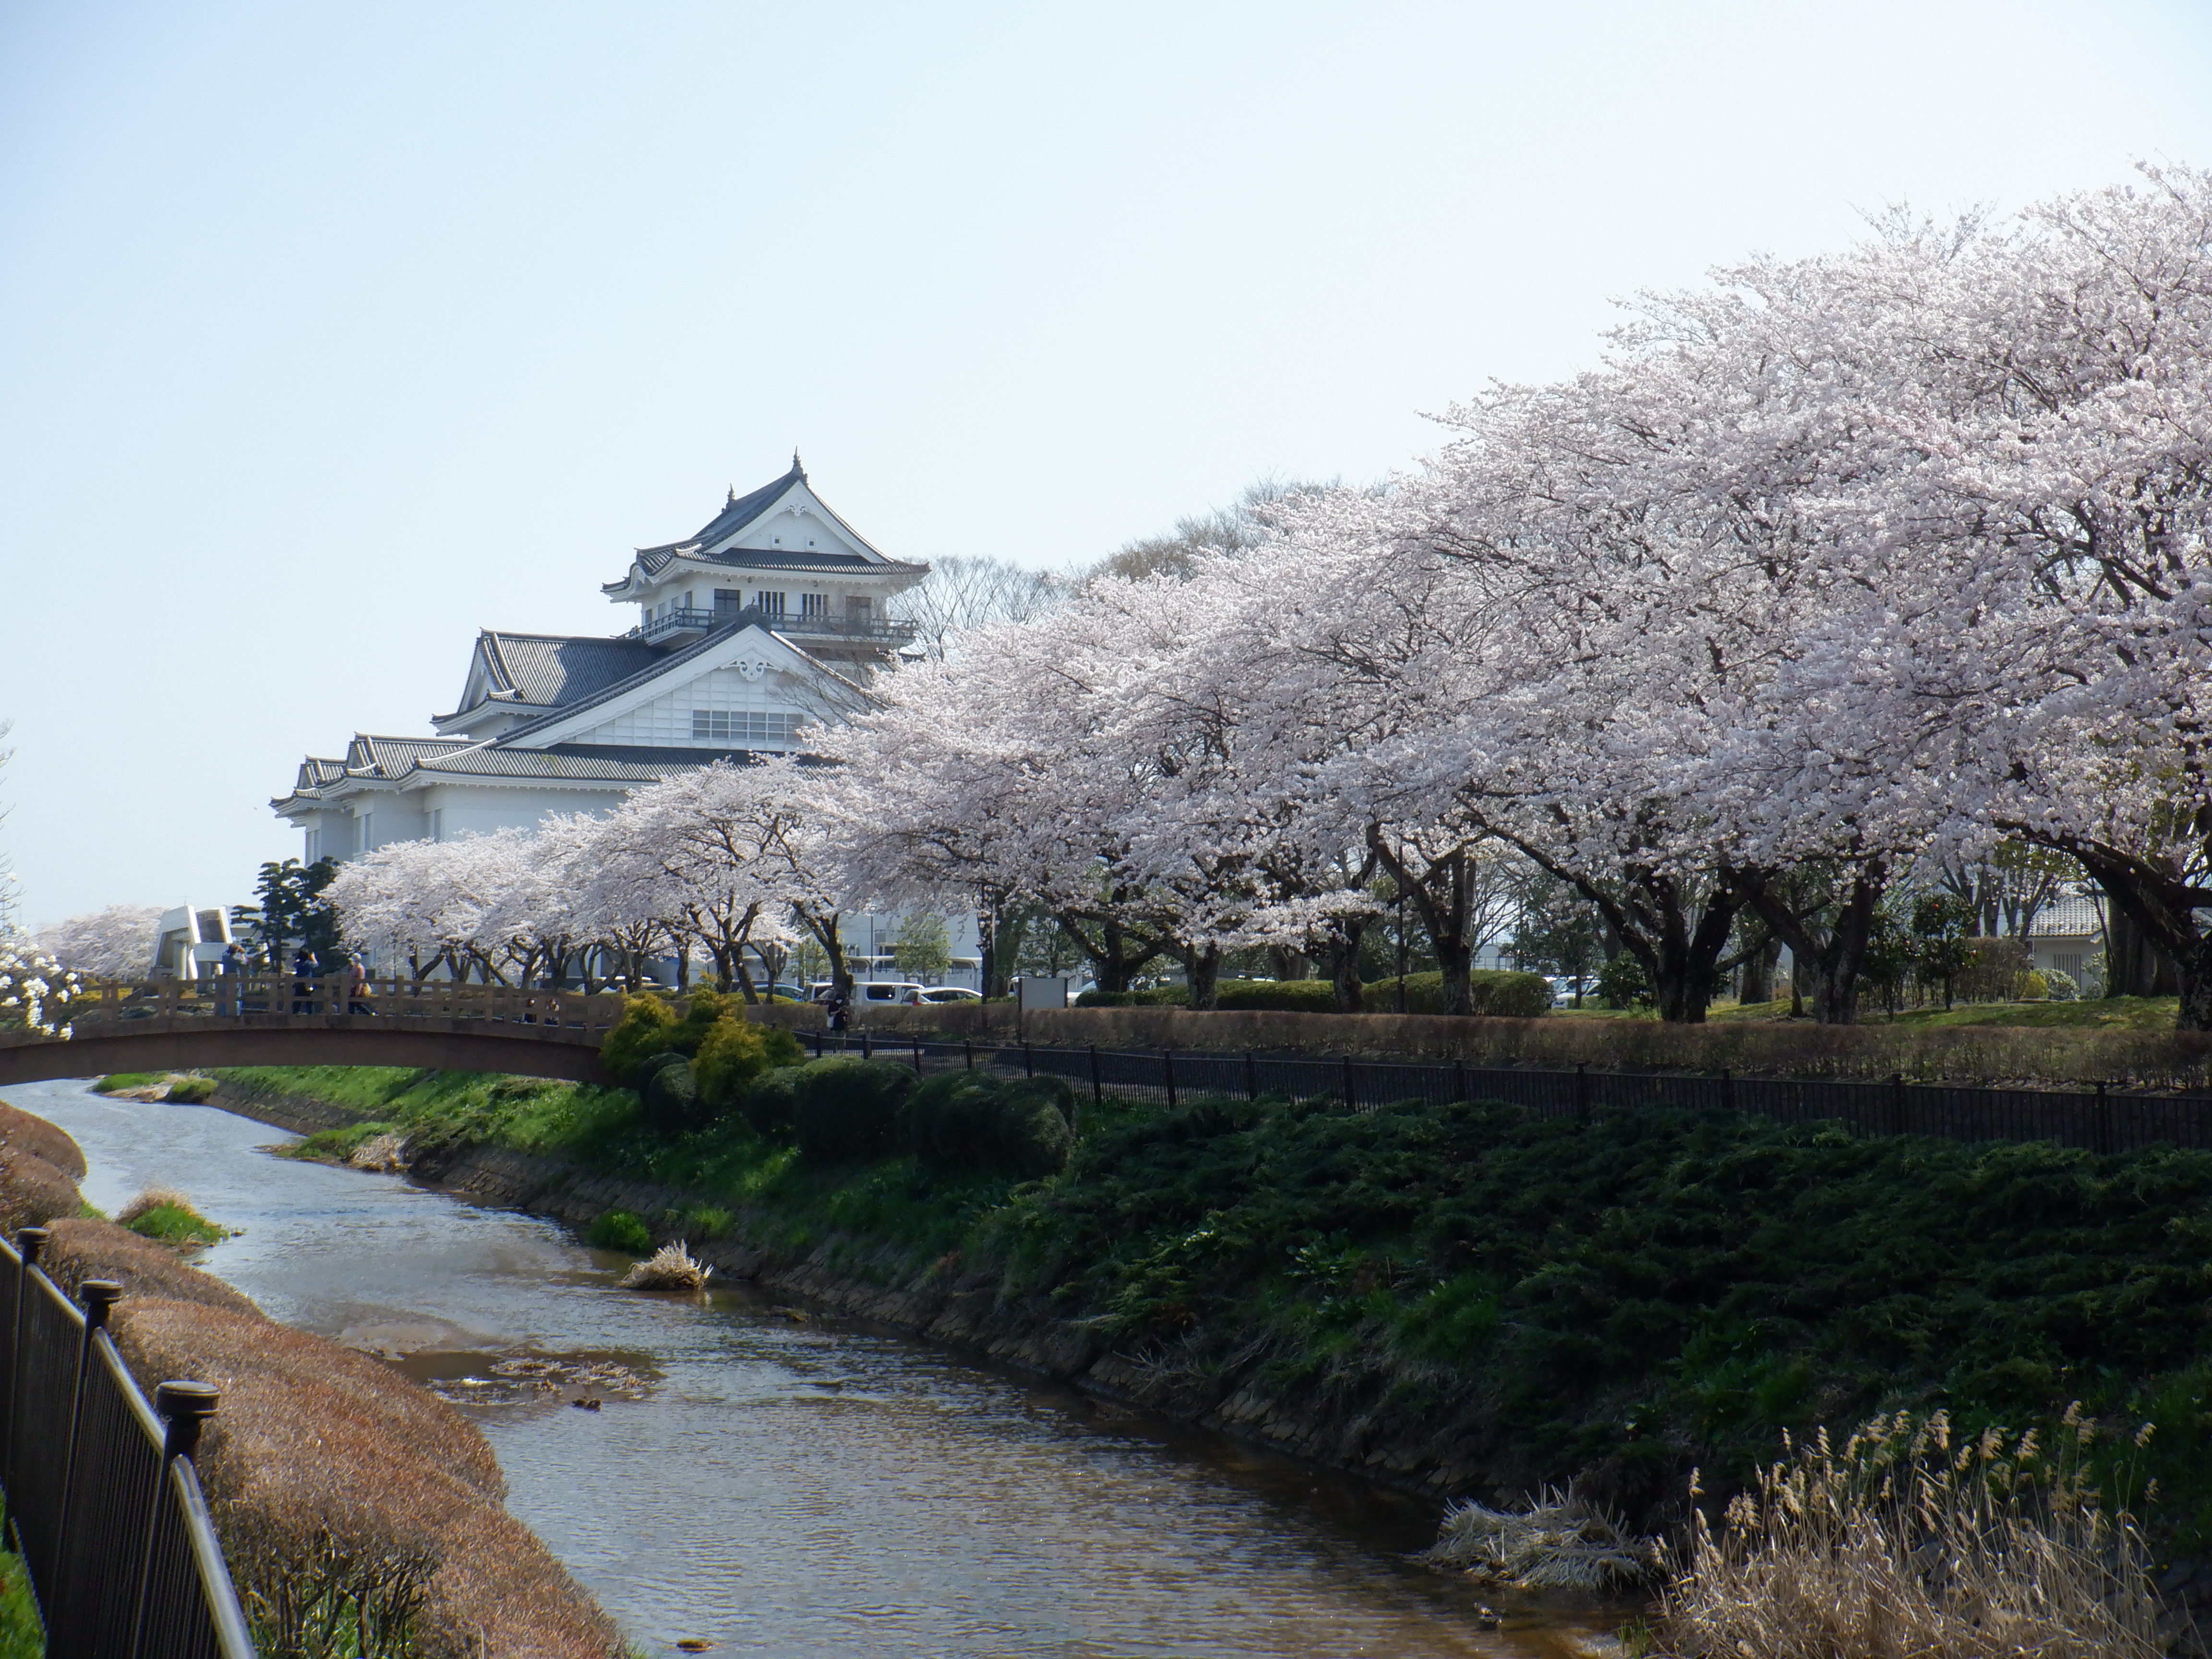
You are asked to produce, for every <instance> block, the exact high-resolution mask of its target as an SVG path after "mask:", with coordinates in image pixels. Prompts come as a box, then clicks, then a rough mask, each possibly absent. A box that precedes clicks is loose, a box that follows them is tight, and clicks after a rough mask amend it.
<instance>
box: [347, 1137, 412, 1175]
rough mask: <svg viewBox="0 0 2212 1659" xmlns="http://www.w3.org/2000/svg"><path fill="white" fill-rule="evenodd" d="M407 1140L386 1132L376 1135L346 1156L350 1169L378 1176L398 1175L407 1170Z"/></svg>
mask: <svg viewBox="0 0 2212 1659" xmlns="http://www.w3.org/2000/svg"><path fill="white" fill-rule="evenodd" d="M406 1150H407V1138H406V1137H405V1136H404V1135H398V1134H393V1133H391V1132H390V1131H388V1130H387V1131H386V1132H385V1133H382V1134H374V1135H371V1136H369V1138H368V1139H366V1140H364V1141H362V1143H361V1145H360V1146H356V1147H355V1148H354V1149H353V1151H351V1152H349V1153H347V1154H346V1163H347V1164H348V1166H349V1167H350V1168H352V1169H356V1170H369V1171H370V1172H371V1173H373V1174H376V1175H397V1174H399V1173H401V1172H402V1171H404V1170H405V1169H406V1168H407V1159H406V1157H405V1153H406Z"/></svg>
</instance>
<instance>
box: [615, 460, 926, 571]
mask: <svg viewBox="0 0 2212 1659" xmlns="http://www.w3.org/2000/svg"><path fill="white" fill-rule="evenodd" d="M805 482H806V469H805V467H803V466H801V465H799V457H798V456H796V455H793V457H792V458H791V471H788V472H787V473H785V474H784V475H783V476H782V477H781V478H778V479H776V480H775V482H774V483H765V484H763V485H762V486H761V487H760V488H759V489H756V490H754V491H753V492H752V493H751V494H750V495H732V496H731V498H730V500H729V502H728V504H727V505H726V506H725V507H723V508H722V510H721V511H720V513H716V514H715V515H714V517H713V518H711V519H709V520H708V521H707V522H706V523H705V524H704V525H702V526H701V527H700V530H699V533H698V534H697V535H696V536H692V537H689V538H686V539H684V540H683V541H680V542H663V543H662V544H660V545H659V546H658V547H641V548H639V549H638V550H637V559H636V563H637V567H638V568H640V569H641V570H643V571H644V572H645V574H647V575H648V576H654V575H658V574H660V572H661V571H663V570H665V568H667V567H668V564H669V562H670V561H671V560H673V559H677V558H687V559H694V560H696V561H698V562H701V563H702V564H712V565H720V566H722V567H724V568H727V569H732V570H801V571H805V570H814V571H837V570H845V571H852V570H883V571H890V572H898V571H902V570H913V571H919V572H925V573H926V572H927V570H928V568H929V567H928V566H927V565H926V564H907V563H903V562H900V561H899V560H896V559H886V558H884V556H883V555H882V554H880V553H878V552H877V551H876V550H875V548H874V547H872V545H870V544H869V542H868V539H867V538H866V537H865V536H863V535H861V534H860V532H859V531H857V530H855V529H854V528H853V526H850V525H849V524H847V523H846V522H845V520H843V519H842V518H840V517H839V516H838V515H837V513H836V511H835V510H834V509H833V508H832V507H830V506H829V503H828V502H827V501H823V499H822V498H821V496H820V495H816V496H815V497H814V500H815V502H816V504H817V506H818V507H820V508H821V510H822V511H823V513H828V514H829V519H830V521H831V522H832V523H834V524H835V525H836V526H837V527H838V528H839V529H840V530H842V531H843V532H845V533H846V534H847V535H848V536H850V537H851V538H853V540H854V542H855V543H857V544H859V545H860V546H861V547H864V548H866V549H867V553H866V554H859V553H810V552H806V551H805V550H792V551H786V550H784V549H782V548H780V547H732V548H728V549H726V550H723V551H721V552H719V553H709V552H708V551H707V549H708V548H710V547H712V546H713V545H714V544H715V543H716V542H719V541H726V540H727V539H728V538H730V537H732V536H734V535H737V534H738V533H739V532H742V531H743V530H744V529H745V528H746V526H749V525H751V524H753V523H755V522H756V521H757V520H760V519H762V518H764V517H766V516H767V514H768V513H769V509H770V508H772V507H775V504H776V503H777V502H778V501H781V500H782V499H783V498H784V496H785V495H787V494H788V493H789V492H790V490H791V489H792V487H793V485H795V484H802V483H805ZM869 554H872V555H874V556H873V557H870V556H868V555H869ZM628 585H629V577H628V576H627V575H625V576H624V577H623V580H620V581H612V582H604V583H602V584H601V585H600V587H599V591H600V592H603V593H618V592H621V591H622V590H623V588H624V587H625V586H628Z"/></svg>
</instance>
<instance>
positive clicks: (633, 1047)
mask: <svg viewBox="0 0 2212 1659" xmlns="http://www.w3.org/2000/svg"><path fill="white" fill-rule="evenodd" d="M680 1025H681V1022H680V1021H678V1019H677V1018H676V1011H675V1010H674V1009H673V1008H671V1007H670V1006H668V1005H667V1004H666V1003H665V1002H663V1001H662V1000H660V999H659V997H657V996H654V995H653V994H650V993H647V994H644V995H642V996H635V997H627V998H625V999H623V1012H622V1018H620V1019H618V1020H617V1021H616V1022H615V1024H614V1029H613V1030H611V1031H609V1032H608V1033H607V1037H606V1041H605V1042H603V1043H601V1044H600V1045H599V1063H600V1064H601V1065H602V1066H605V1067H606V1068H607V1073H608V1075H609V1076H611V1077H612V1078H613V1079H615V1081H617V1083H623V1084H629V1085H632V1086H635V1085H637V1084H638V1083H639V1082H640V1081H641V1075H642V1073H643V1070H644V1066H645V1062H646V1061H647V1060H650V1059H652V1058H653V1057H654V1056H655V1055H657V1054H666V1053H668V1052H669V1051H670V1050H671V1049H674V1050H676V1051H677V1052H678V1053H681V1052H682V1051H683V1048H684V1045H683V1042H682V1040H681V1038H682V1034H681V1031H680V1030H679V1027H680Z"/></svg>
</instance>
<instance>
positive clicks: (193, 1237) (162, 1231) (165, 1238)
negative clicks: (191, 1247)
mask: <svg viewBox="0 0 2212 1659" xmlns="http://www.w3.org/2000/svg"><path fill="white" fill-rule="evenodd" d="M124 1225H125V1226H126V1227H128V1228H129V1229H130V1230H131V1231H132V1232H134V1233H136V1234H137V1235H138V1236H139V1237H141V1238H151V1239H156V1240H158V1241H160V1242H161V1243H164V1244H219V1243H222V1241H223V1240H224V1239H226V1238H228V1237H230V1229H229V1228H228V1227H225V1226H222V1225H220V1224H218V1223H216V1222H213V1221H210V1220H209V1219H208V1218H206V1217H205V1216H204V1215H202V1214H201V1213H200V1212H198V1211H197V1210H195V1209H194V1208H192V1206H191V1205H189V1204H156V1205H154V1206H151V1207H150V1208H148V1209H144V1210H141V1211H140V1212H138V1213H137V1215H134V1216H132V1217H131V1219H130V1220H129V1221H127V1222H125V1224H124Z"/></svg>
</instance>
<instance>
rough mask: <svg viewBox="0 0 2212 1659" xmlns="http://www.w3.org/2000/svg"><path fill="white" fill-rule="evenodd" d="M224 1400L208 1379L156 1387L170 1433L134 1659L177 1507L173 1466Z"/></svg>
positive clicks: (150, 1532)
mask: <svg viewBox="0 0 2212 1659" xmlns="http://www.w3.org/2000/svg"><path fill="white" fill-rule="evenodd" d="M221 1403H222V1390H220V1389H216V1388H215V1387H214V1386H213V1385H212V1384H210V1383H162V1384H161V1386H159V1387H158V1388H156V1389H155V1390H154V1409H155V1411H156V1412H157V1413H160V1414H161V1422H162V1425H163V1427H164V1429H165V1430H166V1432H165V1433H164V1434H163V1435H162V1436H161V1479H160V1480H157V1481H156V1482H155V1486H154V1513H153V1514H152V1515H150V1516H148V1517H147V1522H146V1550H145V1553H144V1555H143V1556H142V1557H141V1558H140V1559H139V1563H138V1594H137V1599H136V1601H134V1603H133V1605H134V1607H136V1608H137V1612H136V1613H134V1614H133V1615H132V1618H131V1647H130V1650H129V1651H130V1652H131V1655H132V1656H133V1659H139V1656H142V1655H143V1654H144V1652H145V1644H146V1602H147V1599H148V1596H149V1593H150V1592H151V1590H152V1589H153V1577H154V1556H155V1550H156V1549H157V1548H158V1547H159V1546H160V1544H161V1534H163V1533H164V1532H165V1531H167V1527H166V1526H165V1525H164V1524H163V1523H164V1522H167V1521H168V1520H169V1519H170V1518H171V1517H172V1516H173V1513H174V1512H175V1510H176V1507H177V1506H176V1504H175V1502H174V1501H173V1499H172V1498H171V1497H170V1495H169V1466H170V1465H171V1464H172V1463H174V1462H176V1461H177V1460H178V1459H179V1457H190V1456H191V1455H192V1453H193V1451H194V1450H196V1449H197V1448H198V1446H199V1443H200V1430H201V1429H202V1428H203V1427H204V1425H206V1423H207V1420H208V1419H209V1418H210V1417H213V1416H214V1415H215V1408H216V1407H217V1406H218V1405H220V1404H221Z"/></svg>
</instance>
